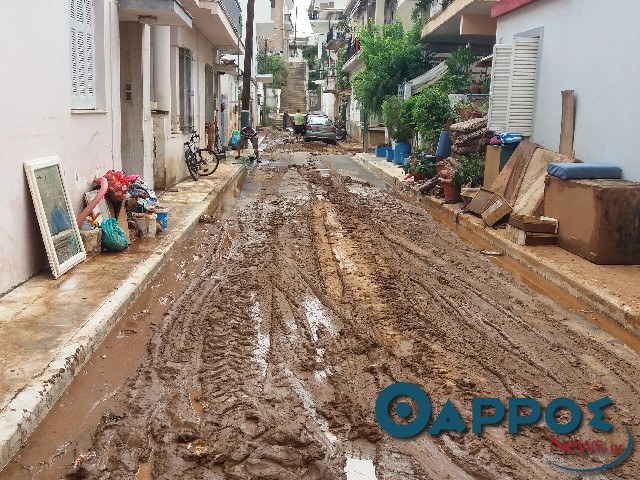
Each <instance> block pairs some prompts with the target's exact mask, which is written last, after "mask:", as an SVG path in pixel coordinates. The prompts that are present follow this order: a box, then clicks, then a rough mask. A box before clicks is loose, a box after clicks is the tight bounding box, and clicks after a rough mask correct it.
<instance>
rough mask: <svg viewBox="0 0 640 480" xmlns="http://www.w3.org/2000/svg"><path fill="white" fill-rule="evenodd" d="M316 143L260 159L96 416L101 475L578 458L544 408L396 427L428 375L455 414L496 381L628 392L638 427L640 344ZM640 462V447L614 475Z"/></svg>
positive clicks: (422, 475)
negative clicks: (485, 425)
mask: <svg viewBox="0 0 640 480" xmlns="http://www.w3.org/2000/svg"><path fill="white" fill-rule="evenodd" d="M307 159H308V157H300V156H298V157H296V156H295V155H294V156H293V157H291V156H288V155H287V156H285V155H283V156H281V157H279V162H278V164H277V165H275V166H271V167H270V166H268V165H266V166H265V165H263V166H262V167H260V168H259V169H257V170H256V171H254V172H253V174H252V175H251V177H250V179H249V181H248V182H247V184H246V185H245V189H244V191H243V195H242V197H241V199H240V201H239V203H238V205H237V208H236V213H235V214H234V215H232V216H231V217H230V218H229V219H224V220H222V221H220V234H219V239H218V248H217V249H216V250H215V251H212V252H211V256H210V258H208V259H207V265H206V267H205V269H204V270H203V272H202V274H200V275H199V276H198V277H196V278H193V280H192V282H191V284H190V285H189V287H188V288H187V290H186V291H185V292H184V293H183V294H182V295H181V296H180V297H179V298H178V299H176V300H175V302H174V305H173V307H172V308H171V309H170V311H169V312H168V314H167V315H166V316H165V318H164V319H163V321H162V323H161V325H160V326H159V328H158V330H157V332H156V334H155V336H154V338H153V339H152V341H151V343H150V344H149V349H148V352H149V357H148V359H147V360H146V361H145V362H144V364H143V365H142V366H141V368H140V369H139V371H138V373H137V374H136V376H134V377H132V378H131V379H130V380H129V381H128V383H127V387H126V388H125V389H124V390H123V392H122V404H123V411H124V412H126V415H125V416H122V417H117V418H111V419H105V420H104V421H103V423H101V424H100V425H99V426H98V428H97V429H96V434H95V440H94V450H95V451H96V453H97V457H96V460H95V461H94V462H90V463H89V464H88V465H87V467H86V471H85V473H86V474H87V478H136V472H137V471H138V469H139V468H140V465H141V464H144V465H146V466H147V468H148V470H149V471H150V476H151V478H158V479H164V478H166V479H170V478H211V479H217V478H220V479H226V478H229V479H257V478H261V479H285V480H286V479H301V478H305V479H311V480H314V479H323V480H324V479H334V478H335V479H338V478H345V474H344V471H345V467H346V464H347V462H348V460H349V458H362V459H364V460H363V461H365V463H367V462H369V463H371V465H372V466H373V465H375V472H374V473H372V475H373V477H371V478H376V480H381V479H394V480H395V479H400V478H403V479H404V478H407V479H444V478H452V479H463V478H487V479H496V478H513V479H538V478H540V479H542V478H556V477H557V476H558V472H557V471H556V470H553V469H552V467H550V466H549V465H548V461H547V460H548V458H549V457H548V453H547V451H548V430H547V429H546V428H545V427H544V425H543V424H540V425H536V426H533V427H531V428H528V429H526V431H525V432H523V434H522V435H520V436H517V437H513V436H510V435H508V434H506V433H505V428H489V429H487V431H486V433H485V435H484V436H483V437H482V438H480V437H475V436H472V435H469V434H467V435H463V434H455V433H453V434H450V433H448V434H444V435H442V436H440V437H437V438H434V437H430V436H429V435H426V434H424V435H421V436H419V437H417V438H415V439H412V440H410V441H400V440H397V439H394V438H392V437H389V436H387V435H386V434H384V433H383V432H382V430H381V429H380V428H379V426H378V425H377V423H376V421H375V418H374V414H373V405H374V402H375V399H376V397H377V395H378V394H379V393H380V391H381V390H382V389H383V388H384V387H386V386H387V385H389V384H390V383H393V382H395V381H409V382H414V383H416V384H418V385H420V386H421V387H422V388H423V389H424V390H425V391H426V392H427V393H428V394H429V395H430V397H431V399H432V404H433V407H434V411H435V412H437V411H439V409H440V408H441V407H442V405H443V404H444V402H445V401H446V399H447V398H451V399H452V400H453V401H454V403H455V404H456V406H457V407H458V410H459V411H460V413H461V415H462V416H463V418H464V419H465V421H466V422H467V423H469V421H470V401H471V399H472V398H474V397H476V396H490V397H493V396H495V397H499V398H502V399H505V398H506V397H508V396H530V397H533V398H536V399H538V400H540V401H541V403H543V404H546V403H547V402H548V400H550V399H552V398H555V397H557V396H570V397H572V398H575V399H577V400H579V401H580V402H585V403H586V402H587V401H592V400H595V399H597V398H600V397H601V396H604V395H605V394H608V395H610V396H611V397H612V398H614V400H615V402H616V403H615V405H614V406H613V407H612V408H611V409H610V412H609V418H611V419H612V420H617V419H619V418H624V420H626V421H627V422H628V423H629V424H630V425H632V426H635V427H636V428H637V425H638V417H637V415H638V411H640V402H639V400H638V395H637V393H638V390H637V387H636V386H635V385H637V384H639V382H638V380H640V370H639V368H640V367H639V366H638V362H637V356H636V355H635V354H633V353H631V352H630V351H628V350H627V349H624V348H622V347H619V346H616V345H610V344H607V345H601V344H600V343H598V342H597V341H596V340H595V339H594V338H591V337H590V336H589V332H588V329H586V328H583V329H582V330H580V329H579V328H578V327H576V326H575V325H576V323H575V322H576V320H577V319H576V317H575V316H573V315H571V314H569V313H567V312H565V311H562V310H560V309H559V307H558V306H556V305H555V304H553V303H552V302H551V301H549V300H548V299H545V298H543V297H540V296H539V295H538V294H536V293H534V292H532V291H531V290H530V289H528V288H527V287H525V286H523V285H521V284H519V283H516V282H514V281H513V280H511V279H510V278H509V277H508V276H507V275H506V274H504V273H503V272H501V271H500V270H498V268H497V267H495V266H493V265H492V264H491V263H490V262H488V261H487V260H486V259H485V258H483V257H481V256H480V255H479V254H477V252H475V251H473V250H472V249H470V248H469V247H468V246H467V245H466V244H464V243H463V242H462V241H461V240H460V239H459V238H458V237H457V236H456V235H455V234H452V233H450V232H448V231H446V230H445V229H444V228H443V227H441V226H440V225H439V224H437V223H436V222H435V221H434V220H433V219H432V218H431V217H430V216H429V215H428V214H426V213H425V212H424V211H422V210H420V209H419V208H417V207H415V206H413V205H410V204H407V203H405V202H403V201H401V200H400V199H398V198H396V197H394V196H393V195H390V194H388V193H386V192H382V191H380V190H379V189H378V188H374V187H372V186H370V185H368V184H366V183H363V182H359V181H357V180H353V179H351V178H349V177H339V176H335V175H333V176H331V175H325V174H324V173H322V172H320V171H318V169H317V168H315V166H314V165H313V164H312V163H310V162H305V160H307ZM301 160H302V161H301ZM225 239H226V240H225ZM569 322H571V326H572V328H569V327H568V326H567V324H568V323H569ZM605 338H606V336H605ZM585 356H588V357H589V358H591V359H593V360H591V361H595V362H596V363H597V365H595V366H594V365H592V364H591V361H589V358H586V357H585ZM623 370H624V371H623ZM603 372H609V373H608V375H607V376H603ZM634 384H635V385H634ZM638 468H640V464H639V462H638V460H637V458H635V457H632V458H631V459H629V460H628V461H627V462H626V463H625V464H623V465H621V466H620V467H619V468H617V469H616V470H615V471H612V472H611V473H610V478H633V472H635V471H636V470H637V469H638ZM349 480H351V479H349Z"/></svg>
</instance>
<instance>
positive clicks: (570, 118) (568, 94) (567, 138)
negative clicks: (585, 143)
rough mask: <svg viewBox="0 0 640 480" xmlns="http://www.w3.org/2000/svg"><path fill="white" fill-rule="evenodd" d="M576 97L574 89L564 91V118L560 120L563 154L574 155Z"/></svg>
mask: <svg viewBox="0 0 640 480" xmlns="http://www.w3.org/2000/svg"><path fill="white" fill-rule="evenodd" d="M575 116H576V111H575V98H574V96H573V90H563V91H562V120H561V122H560V148H559V151H560V153H562V154H563V155H571V156H573V132H574V123H575Z"/></svg>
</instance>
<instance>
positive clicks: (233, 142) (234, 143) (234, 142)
mask: <svg viewBox="0 0 640 480" xmlns="http://www.w3.org/2000/svg"><path fill="white" fill-rule="evenodd" d="M239 141H240V130H234V131H233V132H231V139H230V140H229V146H230V147H231V148H237V147H238V142H239Z"/></svg>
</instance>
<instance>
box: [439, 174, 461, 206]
mask: <svg viewBox="0 0 640 480" xmlns="http://www.w3.org/2000/svg"><path fill="white" fill-rule="evenodd" d="M440 183H441V184H442V186H443V187H444V199H445V201H447V202H459V201H460V200H462V198H461V197H460V189H459V188H456V187H454V186H453V185H451V180H450V179H445V178H443V179H442V180H440Z"/></svg>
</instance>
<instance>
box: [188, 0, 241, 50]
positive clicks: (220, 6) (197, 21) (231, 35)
mask: <svg viewBox="0 0 640 480" xmlns="http://www.w3.org/2000/svg"><path fill="white" fill-rule="evenodd" d="M180 3H181V4H182V5H183V6H184V7H185V8H186V9H187V10H188V11H189V13H190V14H191V15H192V16H193V26H194V27H195V28H197V29H198V30H199V31H200V32H202V34H203V35H204V36H205V37H206V38H207V40H209V41H210V42H211V43H212V44H213V45H214V47H215V48H217V49H218V50H221V51H223V52H224V53H231V54H239V55H243V54H244V45H243V44H242V39H241V34H242V25H241V24H240V16H241V15H242V10H241V9H240V4H239V3H238V1H237V0H180Z"/></svg>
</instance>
